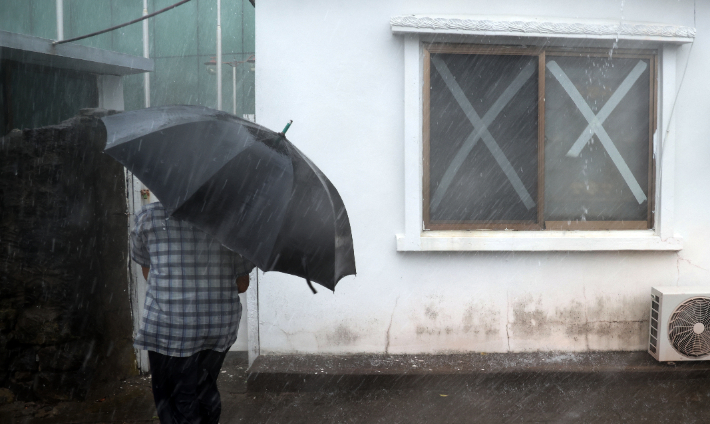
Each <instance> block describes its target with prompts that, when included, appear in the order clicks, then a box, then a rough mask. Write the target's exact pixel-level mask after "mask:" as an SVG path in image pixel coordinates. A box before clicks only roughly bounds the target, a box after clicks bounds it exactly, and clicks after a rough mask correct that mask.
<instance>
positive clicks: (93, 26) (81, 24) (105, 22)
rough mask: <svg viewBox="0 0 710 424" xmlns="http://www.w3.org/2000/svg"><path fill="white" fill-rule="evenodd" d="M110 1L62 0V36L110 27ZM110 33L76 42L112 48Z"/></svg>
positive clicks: (84, 33) (87, 32) (82, 33)
mask: <svg viewBox="0 0 710 424" xmlns="http://www.w3.org/2000/svg"><path fill="white" fill-rule="evenodd" d="M112 3H113V2H112V1H109V0H64V8H65V10H64V38H73V37H78V36H81V35H86V34H89V33H92V32H95V31H100V30H102V29H106V28H109V27H111V9H112ZM111 38H112V35H111V33H104V34H101V35H96V36H93V37H89V38H85V39H83V40H79V41H76V43H77V44H81V45H84V46H90V47H96V48H99V49H104V50H111V49H112V45H111V44H112V42H111V41H112V40H111Z"/></svg>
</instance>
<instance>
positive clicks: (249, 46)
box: [242, 0, 256, 53]
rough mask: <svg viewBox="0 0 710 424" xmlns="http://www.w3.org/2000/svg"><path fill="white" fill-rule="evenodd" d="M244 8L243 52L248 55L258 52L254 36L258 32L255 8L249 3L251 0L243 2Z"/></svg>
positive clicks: (243, 0)
mask: <svg viewBox="0 0 710 424" xmlns="http://www.w3.org/2000/svg"><path fill="white" fill-rule="evenodd" d="M242 3H243V5H244V7H243V8H242V13H243V15H242V22H243V26H244V31H243V34H244V36H243V39H244V41H243V44H242V51H243V52H246V53H254V51H256V48H255V44H254V39H255V38H254V36H255V32H256V27H255V20H254V19H255V18H254V6H252V5H251V3H249V0H242Z"/></svg>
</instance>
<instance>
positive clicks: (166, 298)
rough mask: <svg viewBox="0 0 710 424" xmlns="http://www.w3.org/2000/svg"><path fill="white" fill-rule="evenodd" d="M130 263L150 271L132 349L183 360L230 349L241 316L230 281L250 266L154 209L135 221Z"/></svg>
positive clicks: (158, 207) (157, 205) (152, 206)
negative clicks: (196, 355) (138, 326)
mask: <svg viewBox="0 0 710 424" xmlns="http://www.w3.org/2000/svg"><path fill="white" fill-rule="evenodd" d="M131 258H132V259H133V260H134V261H136V262H137V263H138V264H140V265H141V266H144V267H150V273H149V275H148V289H147V291H146V296H145V308H144V309H143V316H142V319H141V326H140V330H139V331H138V334H137V335H136V339H135V343H134V346H135V347H136V348H138V349H144V350H151V351H154V352H158V353H161V354H163V355H169V356H179V357H185V356H190V355H192V354H194V353H197V352H199V351H201V350H206V349H212V350H216V351H220V352H223V351H225V350H227V349H229V347H230V346H231V345H232V344H234V342H235V341H236V340H237V329H238V328H239V319H240V318H241V314H242V305H241V303H240V302H239V294H238V293H237V285H236V278H237V277H238V276H240V275H244V274H248V273H249V272H250V271H251V270H252V269H253V268H254V265H253V264H251V263H250V262H249V261H247V260H246V259H244V258H242V257H241V256H240V255H238V254H237V253H234V252H232V251H231V250H228V249H227V248H226V247H224V246H222V245H221V244H220V243H219V242H218V241H216V240H215V239H213V238H212V237H211V236H209V235H207V234H205V233H204V232H202V231H201V230H199V229H197V228H195V227H193V226H191V225H190V224H188V223H186V222H184V221H179V220H176V219H174V218H170V219H168V217H167V215H166V213H165V209H164V208H163V206H162V205H161V204H160V203H151V204H149V205H146V206H145V207H144V208H143V209H142V210H141V211H140V213H139V214H138V215H137V216H136V226H135V228H134V229H133V231H132V232H131Z"/></svg>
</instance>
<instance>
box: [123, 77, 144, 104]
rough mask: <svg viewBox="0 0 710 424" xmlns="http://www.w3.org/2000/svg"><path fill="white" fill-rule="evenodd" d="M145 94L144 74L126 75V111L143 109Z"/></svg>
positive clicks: (124, 97) (124, 85)
mask: <svg viewBox="0 0 710 424" xmlns="http://www.w3.org/2000/svg"><path fill="white" fill-rule="evenodd" d="M143 93H144V91H143V74H137V75H126V76H124V77H123V103H124V109H126V110H135V109H143V107H145V98H144V97H143Z"/></svg>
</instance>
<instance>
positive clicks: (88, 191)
mask: <svg viewBox="0 0 710 424" xmlns="http://www.w3.org/2000/svg"><path fill="white" fill-rule="evenodd" d="M105 113H106V112H105V111H100V110H85V111H83V112H82V114H80V116H77V117H75V118H72V119H69V120H67V121H64V122H63V123H61V124H59V125H55V126H48V127H43V128H38V129H31V130H23V131H19V130H13V131H12V132H11V133H9V134H8V135H6V136H5V137H4V138H2V139H0V173H1V176H0V387H8V388H10V389H11V390H12V391H13V392H15V394H16V395H17V397H18V398H19V399H34V398H39V399H55V400H60V399H69V398H82V397H84V396H85V394H86V392H87V390H88V389H89V387H90V385H91V384H92V383H97V382H99V381H101V380H103V379H106V378H121V377H124V376H126V375H128V374H131V373H135V372H136V368H135V358H134V355H133V350H132V347H131V337H132V325H131V316H130V314H131V311H130V302H129V299H128V290H127V289H128V276H127V270H126V256H127V246H128V244H127V227H128V218H127V214H126V211H127V210H126V191H125V178H124V172H123V167H122V166H121V165H120V164H118V163H116V162H115V161H113V160H112V159H110V158H109V157H107V156H106V155H105V154H103V153H102V149H103V146H104V143H105V130H104V127H103V125H102V124H101V122H100V121H99V116H101V115H102V114H105Z"/></svg>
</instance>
